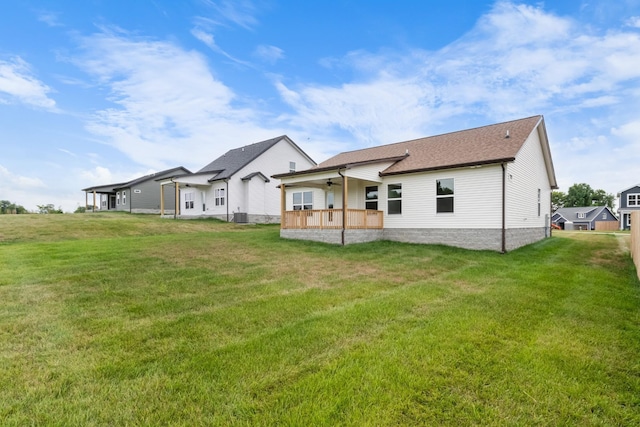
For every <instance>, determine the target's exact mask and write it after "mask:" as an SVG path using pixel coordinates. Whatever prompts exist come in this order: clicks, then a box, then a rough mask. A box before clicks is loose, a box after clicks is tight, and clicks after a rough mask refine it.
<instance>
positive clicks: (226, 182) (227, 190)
mask: <svg viewBox="0 0 640 427" xmlns="http://www.w3.org/2000/svg"><path fill="white" fill-rule="evenodd" d="M243 150H244V149H243ZM224 183H225V184H227V189H226V193H227V200H226V202H227V222H229V180H228V179H225V180H224Z"/></svg>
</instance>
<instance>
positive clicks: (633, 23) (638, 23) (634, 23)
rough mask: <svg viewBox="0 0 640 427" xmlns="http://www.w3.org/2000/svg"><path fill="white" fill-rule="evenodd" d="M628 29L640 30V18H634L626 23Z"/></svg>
mask: <svg viewBox="0 0 640 427" xmlns="http://www.w3.org/2000/svg"><path fill="white" fill-rule="evenodd" d="M625 25H627V26H628V27H634V28H640V16H632V17H630V18H629V19H627V20H626V21H625Z"/></svg>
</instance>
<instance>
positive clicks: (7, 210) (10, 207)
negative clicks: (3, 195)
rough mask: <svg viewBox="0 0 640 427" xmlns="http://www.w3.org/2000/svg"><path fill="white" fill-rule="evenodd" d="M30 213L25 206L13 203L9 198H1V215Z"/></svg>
mask: <svg viewBox="0 0 640 427" xmlns="http://www.w3.org/2000/svg"><path fill="white" fill-rule="evenodd" d="M26 213H29V211H28V210H26V209H25V207H24V206H21V205H18V204H16V203H12V202H10V201H8V200H0V215H9V214H26Z"/></svg>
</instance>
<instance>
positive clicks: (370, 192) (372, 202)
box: [364, 185, 378, 211]
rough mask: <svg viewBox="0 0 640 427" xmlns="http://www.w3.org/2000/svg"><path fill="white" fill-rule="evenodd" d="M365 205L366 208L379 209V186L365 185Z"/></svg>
mask: <svg viewBox="0 0 640 427" xmlns="http://www.w3.org/2000/svg"><path fill="white" fill-rule="evenodd" d="M364 194H365V196H364V198H365V201H364V207H365V209H372V210H374V211H377V210H378V186H377V185H372V186H371V187H365V189H364Z"/></svg>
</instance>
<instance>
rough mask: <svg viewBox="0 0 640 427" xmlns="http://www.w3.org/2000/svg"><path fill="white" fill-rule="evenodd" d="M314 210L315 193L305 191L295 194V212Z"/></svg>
mask: <svg viewBox="0 0 640 427" xmlns="http://www.w3.org/2000/svg"><path fill="white" fill-rule="evenodd" d="M303 209H305V210H306V209H313V192H311V191H304V192H302V191H301V192H297V193H293V210H294V211H301V210H303Z"/></svg>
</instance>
